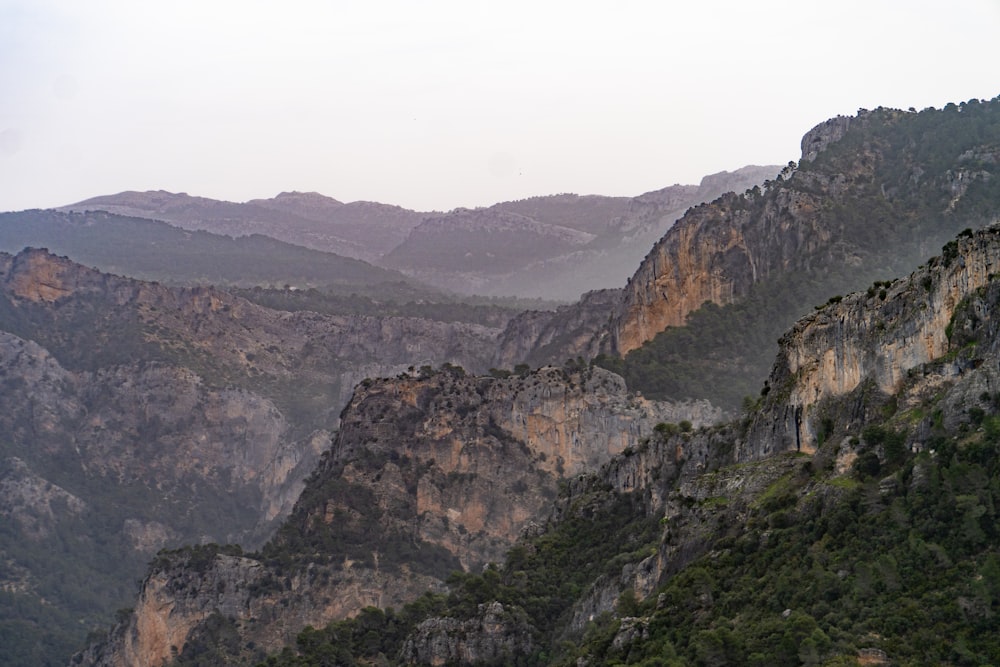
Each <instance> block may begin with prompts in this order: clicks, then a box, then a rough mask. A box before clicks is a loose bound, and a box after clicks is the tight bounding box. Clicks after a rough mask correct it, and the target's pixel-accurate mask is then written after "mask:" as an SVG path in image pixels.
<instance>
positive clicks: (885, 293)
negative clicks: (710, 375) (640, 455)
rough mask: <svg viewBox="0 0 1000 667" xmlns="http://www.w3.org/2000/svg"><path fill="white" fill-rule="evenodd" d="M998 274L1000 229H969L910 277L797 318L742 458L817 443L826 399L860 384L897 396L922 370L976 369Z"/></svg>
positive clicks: (946, 373) (951, 376) (945, 376)
mask: <svg viewBox="0 0 1000 667" xmlns="http://www.w3.org/2000/svg"><path fill="white" fill-rule="evenodd" d="M998 274H1000V228H998V227H996V226H993V227H988V228H986V229H983V230H979V231H977V232H974V233H973V232H971V231H970V232H967V233H963V234H962V235H960V236H959V237H958V238H957V239H956V240H955V241H951V242H949V243H948V244H946V245H945V246H944V254H943V255H941V256H939V257H935V258H933V259H931V260H930V261H929V262H928V263H927V265H926V266H924V267H922V268H920V269H919V270H918V271H916V272H914V273H912V274H910V276H908V277H907V278H904V279H900V280H895V281H891V282H890V281H885V282H884V283H878V284H876V285H873V286H872V287H870V288H869V289H868V290H866V291H864V292H856V293H854V294H850V295H848V296H846V297H844V298H843V299H833V300H831V301H830V302H829V303H827V304H826V305H825V306H823V307H821V308H819V309H817V311H816V312H815V313H813V314H812V315H810V316H808V317H806V318H803V319H802V320H800V321H799V322H797V323H796V325H795V327H794V328H793V329H792V330H790V331H789V332H788V333H787V334H786V335H785V336H784V337H783V338H782V339H781V341H780V350H781V351H780V354H779V357H778V362H777V365H776V367H775V370H774V372H773V373H772V375H771V378H770V379H769V381H768V387H769V389H770V391H771V392H772V393H773V394H774V395H773V396H771V395H770V394H769V396H768V400H767V403H766V406H767V408H766V409H765V410H764V411H763V412H762V413H761V414H760V415H759V416H758V418H757V420H756V421H755V422H754V425H753V428H752V429H751V434H750V436H749V437H748V441H747V447H746V449H744V450H743V451H742V452H741V457H743V458H752V457H758V456H760V455H761V454H764V453H769V452H771V451H780V450H783V449H785V450H787V449H796V450H801V451H807V452H812V451H815V449H816V447H817V445H818V441H819V439H820V437H821V435H820V434H821V433H822V432H823V428H824V427H823V425H822V419H823V417H824V411H823V407H824V405H825V404H827V403H829V402H830V401H832V400H834V399H836V398H839V397H843V396H845V395H848V394H850V393H851V392H854V391H855V390H857V389H859V387H861V386H862V385H863V384H865V385H866V387H867V389H868V391H870V392H876V393H880V394H882V395H885V396H891V395H895V394H898V393H899V392H900V391H901V389H903V387H904V385H905V384H906V383H907V382H908V381H911V380H912V377H913V375H914V374H915V373H920V374H921V375H923V376H928V377H930V376H933V377H938V378H940V381H942V382H951V381H954V380H957V379H959V378H963V377H965V376H967V375H968V374H969V373H970V372H971V371H972V370H974V369H977V368H979V367H980V366H981V365H982V364H983V357H984V356H985V355H987V354H990V353H993V352H994V350H992V349H988V348H986V349H984V348H983V347H982V346H981V345H980V344H978V343H976V342H974V341H973V340H972V339H970V337H969V335H968V333H967V331H966V330H968V331H971V330H973V329H975V328H978V327H982V326H984V324H985V322H984V321H985V320H987V318H989V319H992V317H993V314H992V305H991V304H990V303H988V302H987V301H986V300H985V295H986V294H987V293H988V290H990V289H992V288H993V287H995V285H994V282H995V279H996V276H997V275H998ZM942 359H943V361H940V362H939V363H937V364H936V365H934V366H931V363H932V362H935V361H936V360H942ZM983 372H985V371H983ZM989 384H990V383H989V382H986V387H985V389H986V390H989V389H990V387H989Z"/></svg>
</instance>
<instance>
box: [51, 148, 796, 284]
mask: <svg viewBox="0 0 1000 667" xmlns="http://www.w3.org/2000/svg"><path fill="white" fill-rule="evenodd" d="M778 170H779V167H773V166H772V167H757V166H750V167H743V168H742V169H738V170H736V171H734V172H721V173H719V174H714V175H711V176H706V177H705V178H704V179H702V182H701V184H700V185H697V186H695V185H674V186H670V187H667V188H664V189H662V190H658V191H655V192H650V193H646V194H644V195H640V196H639V197H634V198H630V197H605V196H600V195H576V194H559V195H550V196H542V197H531V198H528V199H522V200H518V201H509V202H501V203H498V204H494V205H493V206H490V207H487V208H477V209H472V210H470V209H455V210H453V211H451V212H449V213H436V212H434V213H420V212H416V211H410V210H407V209H403V208H400V207H398V206H389V205H386V204H378V203H374V202H353V203H349V204H345V203H342V202H340V201H337V200H336V199H332V198H330V197H326V196H323V195H320V194H317V193H301V192H283V193H281V194H279V195H278V196H276V197H274V198H272V199H254V200H251V201H248V202H245V203H235V202H225V201H216V200H212V199H206V198H204V197H192V196H189V195H187V194H183V193H181V194H174V193H170V192H164V191H150V192H122V193H119V194H116V195H107V196H101V197H94V198H92V199H87V200H85V201H82V202H79V203H77V204H72V205H70V206H64V207H62V208H60V209H59V210H60V211H64V212H86V211H107V212H110V213H115V214H118V215H124V216H130V217H139V218H148V219H154V220H161V221H165V222H168V223H170V224H172V225H176V226H178V227H181V228H184V229H188V230H204V231H209V232H212V233H216V234H225V235H229V236H233V237H242V236H248V235H255V234H262V235H266V236H270V237H272V238H275V239H280V240H282V241H286V242H288V243H293V244H296V245H301V246H304V247H307V248H312V249H316V250H322V251H326V252H333V253H336V254H339V255H343V256H346V257H353V258H358V259H364V260H366V261H370V262H372V263H374V264H378V265H380V266H384V267H387V268H390V269H395V270H399V271H401V272H403V273H405V274H407V275H409V276H411V277H413V278H416V279H417V280H420V281H422V282H425V283H428V284H430V285H434V286H436V287H438V288H440V289H445V290H448V291H451V292H457V293H460V294H466V295H470V294H480V295H486V296H517V297H526V298H541V299H548V300H561V301H570V300H575V299H577V298H578V297H579V296H580V295H581V294H582V293H583V292H586V291H589V290H594V289H604V288H609V287H621V286H622V285H624V284H625V281H626V280H627V278H628V276H629V275H630V274H631V272H632V269H633V268H634V267H635V265H636V264H638V262H639V261H640V260H641V259H642V258H643V257H644V256H645V254H646V252H647V251H648V250H649V246H650V245H652V243H654V242H655V241H656V240H657V239H659V238H660V236H662V235H663V233H664V232H665V231H666V230H667V229H668V228H669V227H670V225H672V224H673V222H674V221H675V220H676V219H677V218H678V217H680V216H681V215H682V214H683V213H684V211H685V210H687V209H688V208H690V207H691V206H694V205H696V204H699V203H702V202H705V201H710V200H711V199H714V198H715V197H717V196H719V195H720V194H722V193H723V192H727V191H730V190H734V191H743V190H745V189H747V188H750V187H753V186H755V185H759V184H760V183H762V182H763V181H764V180H765V179H767V178H770V177H773V176H774V175H775V174H777V172H778Z"/></svg>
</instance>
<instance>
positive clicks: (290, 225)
mask: <svg viewBox="0 0 1000 667" xmlns="http://www.w3.org/2000/svg"><path fill="white" fill-rule="evenodd" d="M59 210H60V211H65V212H77V213H82V212H87V211H106V212H108V213H115V214H117V215H122V216H126V217H136V218H146V219H151V220H162V221H164V222H169V223H171V224H173V225H175V226H177V227H180V228H182V229H187V230H190V231H206V232H211V233H213V234H219V235H224V236H232V237H234V238H238V237H241V236H252V235H254V234H261V235H264V236H269V237H272V238H275V239H278V240H281V241H285V242H286V243H291V244H294V245H299V246H303V247H305V248H311V249H313V250H320V251H323V252H332V253H335V254H338V255H343V256H345V257H352V258H355V259H362V260H365V261H373V260H376V259H378V258H379V257H380V256H381V255H383V254H384V253H386V252H388V251H389V250H391V249H392V248H394V247H395V246H397V245H398V244H399V243H401V242H402V241H403V239H405V238H406V235H407V233H409V231H410V230H411V229H412V228H413V227H415V226H416V225H418V224H419V223H420V222H421V221H422V220H423V219H424V218H425V217H428V216H429V215H431V214H427V213H420V212H417V211H410V210H407V209H404V208H400V207H398V206H390V205H387V204H379V203H376V202H351V203H344V202H340V201H337V200H336V199H333V198H332V197H326V196H324V195H321V194H318V193H315V192H282V193H280V194H279V195H277V196H276V197H273V198H271V199H253V200H251V201H248V202H243V203H237V202H228V201H219V200H215V199H208V198H206V197H192V196H190V195H187V194H184V193H172V192H165V191H162V190H160V191H150V192H131V191H130V192H121V193H118V194H115V195H104V196H100V197H93V198H91V199H87V200H84V201H82V202H79V203H76V204H71V205H69V206H63V207H61V208H60V209H59Z"/></svg>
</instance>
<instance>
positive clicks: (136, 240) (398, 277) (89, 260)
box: [0, 210, 430, 295]
mask: <svg viewBox="0 0 1000 667" xmlns="http://www.w3.org/2000/svg"><path fill="white" fill-rule="evenodd" d="M25 247H45V248H48V249H49V250H51V251H52V252H55V253H57V254H63V255H68V256H70V257H71V258H72V259H73V260H75V261H77V262H80V263H82V264H86V265H88V266H96V267H99V268H100V269H101V270H103V271H107V272H111V273H119V274H123V275H129V276H133V277H136V278H142V279H145V280H160V281H165V282H175V283H188V284H190V283H199V284H216V285H232V286H240V287H253V286H255V285H270V286H278V287H282V286H285V285H290V286H292V287H299V288H302V287H310V286H312V287H321V288H325V289H335V290H342V291H345V292H347V293H350V292H351V291H358V292H363V291H367V290H370V289H372V288H373V287H375V286H379V285H381V286H383V287H382V289H383V290H386V291H389V290H399V291H400V293H401V294H407V293H408V294H410V295H414V294H420V295H426V294H428V293H429V292H430V290H427V289H423V288H419V287H417V286H415V285H413V284H412V281H410V280H409V279H408V278H406V277H405V276H404V275H402V274H401V273H398V272H395V271H390V270H386V269H382V268H378V267H375V266H372V265H371V264H368V263H367V262H363V261H361V260H357V259H352V258H349V257H342V256H339V255H335V254H333V253H329V252H321V251H318V250H311V249H308V248H304V247H302V246H297V245H292V244H289V243H285V242H282V241H278V240H276V239H273V238H271V237H269V236H263V235H260V234H253V235H251V236H243V237H240V238H236V239H233V238H230V237H228V236H222V235H219V234H213V233H209V232H204V231H185V230H183V229H180V228H179V227H175V226H173V225H169V224H167V223H164V222H157V221H153V220H148V219H143V218H136V217H125V216H121V215H116V214H110V213H105V212H102V211H92V212H88V213H64V212H59V211H51V210H50V211H40V210H34V211H21V212H17V213H0V250H3V251H6V252H19V251H20V250H22V249H23V248H25Z"/></svg>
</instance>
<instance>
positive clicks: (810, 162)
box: [598, 98, 1000, 409]
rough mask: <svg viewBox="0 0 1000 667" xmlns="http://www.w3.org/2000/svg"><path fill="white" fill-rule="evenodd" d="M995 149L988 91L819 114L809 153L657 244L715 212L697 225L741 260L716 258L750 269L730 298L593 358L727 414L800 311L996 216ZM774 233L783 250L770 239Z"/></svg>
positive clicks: (995, 120)
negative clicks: (740, 240)
mask: <svg viewBox="0 0 1000 667" xmlns="http://www.w3.org/2000/svg"><path fill="white" fill-rule="evenodd" d="M838 129H840V130H842V136H840V132H837V130H838ZM811 136H812V137H813V138H815V140H816V141H815V142H811V141H810V138H811ZM816 142H821V143H820V146H819V148H817V147H816ZM998 146H1000V98H997V99H994V100H990V101H978V100H971V101H969V102H967V103H963V104H961V105H955V104H949V105H948V106H946V107H945V108H944V109H940V110H938V109H925V110H923V111H920V112H916V111H898V110H893V109H884V108H879V109H876V110H874V111H866V110H862V111H861V112H859V114H858V115H857V116H856V117H854V118H850V119H847V118H838V119H833V120H831V121H828V123H825V124H823V125H821V126H819V127H818V128H817V129H816V130H814V131H813V133H812V135H807V136H806V138H805V139H804V140H803V151H804V152H808V153H807V155H806V156H805V157H804V159H803V160H802V161H801V162H799V164H798V165H796V164H795V163H791V164H789V166H788V167H787V168H786V169H785V170H784V171H783V172H782V174H780V175H779V176H778V177H777V178H776V179H775V180H774V181H768V182H767V183H766V184H765V186H764V188H763V189H757V188H754V189H753V190H748V191H747V192H746V193H744V194H742V195H732V194H731V195H725V196H723V197H722V198H720V199H719V200H716V201H715V202H713V203H711V204H706V205H703V206H699V207H695V208H694V209H692V210H691V211H689V212H688V213H687V214H686V216H685V217H684V218H682V219H681V220H680V221H678V223H677V225H675V227H674V228H673V229H671V230H670V231H669V232H668V233H667V235H666V236H665V237H664V239H663V240H662V241H661V242H660V245H663V244H668V245H669V244H670V243H672V239H674V238H678V237H680V235H681V231H682V230H683V229H685V228H687V227H691V226H692V225H695V224H697V223H698V221H699V220H701V219H703V218H707V217H713V216H714V217H713V219H714V218H718V220H717V221H716V222H714V223H713V224H712V225H711V226H709V227H706V230H710V231H711V232H712V233H716V232H717V230H718V228H719V227H726V226H733V227H735V228H736V229H737V230H738V233H739V234H740V235H742V236H743V237H744V238H745V239H746V240H745V245H746V247H745V248H741V249H739V250H738V251H737V250H734V251H733V253H735V255H739V254H740V253H745V254H746V255H747V258H744V259H741V260H740V261H736V260H735V259H732V258H729V259H727V260H726V262H728V263H729V264H732V266H734V267H735V266H737V265H739V266H742V264H743V263H744V261H745V262H749V264H750V265H752V266H753V267H754V268H753V272H752V276H751V275H750V274H748V275H747V277H746V278H745V279H743V278H740V279H739V280H738V282H740V283H743V282H744V280H745V284H737V285H735V286H734V289H735V291H736V297H735V298H734V299H733V300H732V302H731V303H719V304H711V303H706V304H705V305H704V306H703V307H702V308H701V309H700V310H695V311H694V312H691V313H690V314H688V316H687V319H686V323H685V325H684V326H673V327H670V328H668V329H667V330H665V331H663V332H662V333H660V334H659V335H657V336H656V337H655V338H653V339H652V340H650V341H648V342H646V344H645V345H643V346H642V347H641V348H638V349H635V350H633V351H631V352H629V353H628V354H627V355H625V357H624V358H619V357H615V356H614V355H607V356H604V357H601V358H599V361H598V363H600V364H601V365H603V366H605V367H606V368H609V369H611V370H614V371H616V372H618V373H619V374H621V375H622V376H623V377H625V378H626V380H627V382H628V384H629V387H630V388H633V389H636V390H639V391H642V392H643V394H645V395H646V396H649V397H654V398H667V399H675V398H679V397H682V396H687V397H694V398H708V399H710V400H713V401H718V403H719V404H720V405H722V406H724V407H726V408H729V409H735V408H737V407H738V406H739V405H740V403H741V401H742V399H743V398H744V397H745V396H748V395H749V396H756V395H757V392H758V390H759V389H760V382H761V380H762V378H763V377H764V376H765V374H766V372H767V369H768V367H769V366H770V363H771V361H772V360H773V359H774V354H775V352H776V351H777V348H776V346H775V340H777V338H778V336H779V335H781V333H783V332H784V331H785V329H787V328H788V327H789V326H791V324H792V323H793V322H794V321H795V320H796V319H797V318H798V317H801V316H802V315H804V314H806V313H807V312H809V310H810V309H812V308H813V307H814V306H816V305H818V304H822V303H824V302H825V301H826V300H827V298H828V297H829V296H830V295H835V294H846V293H848V292H852V291H856V290H860V289H864V288H865V287H867V286H868V285H871V284H872V282H874V281H878V280H884V279H886V278H889V277H891V276H895V275H905V274H906V273H909V272H910V271H911V270H913V269H914V268H916V266H917V265H918V264H920V263H921V262H923V261H924V260H926V259H927V258H928V257H930V256H931V255H932V254H934V253H935V252H937V250H938V248H940V247H941V246H942V245H943V244H944V243H945V242H946V241H948V240H950V239H951V238H953V237H954V236H955V235H956V234H957V233H958V232H959V231H960V230H961V229H963V228H966V227H973V228H976V227H980V226H982V225H983V224H986V223H989V222H992V221H994V220H995V219H996V216H997V208H996V207H997V202H998V201H1000V148H998ZM810 158H812V159H810ZM788 230H792V231H791V232H789V231H788ZM706 233H707V232H706ZM772 234H773V236H769V235H772ZM789 234H790V235H789ZM796 235H798V236H796ZM803 235H804V236H805V237H808V238H813V237H814V238H815V241H816V244H815V248H813V249H811V250H810V251H808V252H801V251H799V252H796V253H794V254H789V253H790V251H791V250H792V249H793V248H792V244H794V243H801V241H802V237H803ZM785 236H788V243H789V247H782V246H781V245H780V244H781V243H782V242H783V241H782V239H783V238H785ZM820 239H822V242H819V241H820ZM653 253H654V254H655V253H656V249H654V251H653ZM647 261H648V260H647ZM734 270H735V269H734ZM748 270H749V269H748ZM640 275H643V274H642V269H640V272H639V273H637V274H636V278H634V279H633V281H635V280H638V279H639V276H640ZM645 279H646V278H643V279H642V280H645ZM665 298H667V299H671V298H676V297H675V295H670V294H668V295H667V296H666V297H665Z"/></svg>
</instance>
